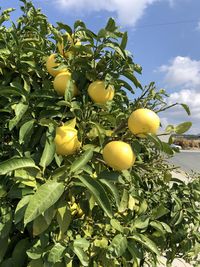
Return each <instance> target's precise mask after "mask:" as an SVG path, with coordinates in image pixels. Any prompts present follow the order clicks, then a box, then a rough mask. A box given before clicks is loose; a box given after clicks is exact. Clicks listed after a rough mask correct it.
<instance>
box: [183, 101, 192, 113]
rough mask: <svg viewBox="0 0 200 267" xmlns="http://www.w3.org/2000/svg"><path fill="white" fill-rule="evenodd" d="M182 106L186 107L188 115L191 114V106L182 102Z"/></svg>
mask: <svg viewBox="0 0 200 267" xmlns="http://www.w3.org/2000/svg"><path fill="white" fill-rule="evenodd" d="M181 106H182V107H183V108H184V110H185V111H186V112H187V114H188V115H191V112H190V108H189V107H188V105H186V104H183V103H182V104H181Z"/></svg>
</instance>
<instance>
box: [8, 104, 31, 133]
mask: <svg viewBox="0 0 200 267" xmlns="http://www.w3.org/2000/svg"><path fill="white" fill-rule="evenodd" d="M27 109H28V104H26V103H24V102H20V103H18V104H16V105H15V107H14V111H15V117H14V118H13V119H11V120H10V121H9V130H10V131H11V130H12V129H13V128H14V127H15V126H16V125H17V124H18V122H19V121H20V120H21V119H22V117H23V116H24V114H25V113H26V111H27Z"/></svg>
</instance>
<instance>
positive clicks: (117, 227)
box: [110, 219, 124, 233]
mask: <svg viewBox="0 0 200 267" xmlns="http://www.w3.org/2000/svg"><path fill="white" fill-rule="evenodd" d="M110 224H111V226H112V227H113V228H114V229H115V230H117V231H119V232H120V233H123V232H124V228H123V226H121V224H120V222H119V221H118V220H116V219H111V220H110Z"/></svg>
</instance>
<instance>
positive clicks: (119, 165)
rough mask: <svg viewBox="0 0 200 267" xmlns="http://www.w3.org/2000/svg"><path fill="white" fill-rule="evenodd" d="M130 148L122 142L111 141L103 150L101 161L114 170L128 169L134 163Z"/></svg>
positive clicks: (133, 155)
mask: <svg viewBox="0 0 200 267" xmlns="http://www.w3.org/2000/svg"><path fill="white" fill-rule="evenodd" d="M135 158H136V156H135V154H134V153H133V150H132V148H131V146H130V145H129V144H127V143H125V142H123V141H111V142H110V143H108V144H107V145H106V146H105V147H104V149H103V159H104V160H105V162H106V164H107V165H108V166H110V167H112V168H113V169H115V170H118V171H121V170H126V169H129V168H130V167H132V166H133V164H134V162H135Z"/></svg>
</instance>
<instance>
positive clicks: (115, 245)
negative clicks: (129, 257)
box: [107, 234, 128, 258]
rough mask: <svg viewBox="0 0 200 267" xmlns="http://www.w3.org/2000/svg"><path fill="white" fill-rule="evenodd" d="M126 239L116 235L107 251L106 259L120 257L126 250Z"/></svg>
mask: <svg viewBox="0 0 200 267" xmlns="http://www.w3.org/2000/svg"><path fill="white" fill-rule="evenodd" d="M127 245H128V244H127V239H126V237H125V236H123V235H122V234H118V235H116V236H115V237H114V238H113V240H112V242H111V244H110V245H109V247H108V250H107V257H108V258H115V257H121V256H122V255H123V254H124V253H125V251H126V249H127Z"/></svg>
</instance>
